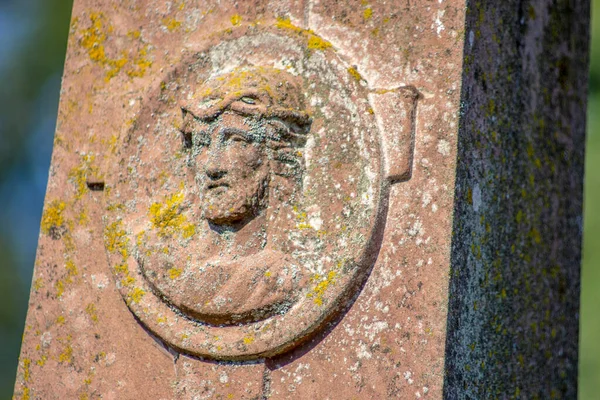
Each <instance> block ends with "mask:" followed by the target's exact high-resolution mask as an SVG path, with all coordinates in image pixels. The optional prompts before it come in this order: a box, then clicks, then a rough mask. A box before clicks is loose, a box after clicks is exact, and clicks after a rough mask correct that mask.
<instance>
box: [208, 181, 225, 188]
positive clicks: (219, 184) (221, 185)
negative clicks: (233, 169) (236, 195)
mask: <svg viewBox="0 0 600 400" xmlns="http://www.w3.org/2000/svg"><path fill="white" fill-rule="evenodd" d="M218 188H222V189H223V190H226V189H229V184H228V183H225V182H214V183H209V184H208V185H207V186H206V189H208V190H211V189H218Z"/></svg>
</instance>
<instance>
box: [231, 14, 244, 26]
mask: <svg viewBox="0 0 600 400" xmlns="http://www.w3.org/2000/svg"><path fill="white" fill-rule="evenodd" d="M240 22H242V17H241V16H239V15H238V14H235V15H232V16H231V25H233V26H237V25H239V24H240Z"/></svg>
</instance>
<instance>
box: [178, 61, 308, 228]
mask: <svg viewBox="0 0 600 400" xmlns="http://www.w3.org/2000/svg"><path fill="white" fill-rule="evenodd" d="M297 86H298V82H296V79H295V78H294V77H292V76H291V75H289V74H288V73H286V72H284V71H281V70H275V69H268V68H261V67H257V68H249V69H240V70H234V71H232V72H231V73H229V74H225V75H220V76H216V77H214V78H212V79H209V80H208V81H206V82H204V84H203V85H202V86H201V87H200V88H199V89H198V90H197V92H196V93H195V96H194V98H193V99H191V100H189V101H186V103H184V104H183V105H182V107H181V108H182V111H183V115H184V124H183V127H182V129H181V132H182V134H183V142H184V145H185V147H187V148H188V149H189V150H190V151H191V154H192V158H193V164H194V165H195V167H196V182H197V184H198V185H199V188H200V193H201V199H202V201H201V206H200V208H201V210H202V215H203V217H204V218H205V219H206V220H207V221H208V222H210V223H211V224H213V225H228V226H236V225H243V224H244V223H245V222H248V221H249V220H250V219H252V218H254V217H255V216H257V215H258V214H259V213H260V210H262V209H263V208H264V207H266V205H267V204H266V203H267V200H268V199H267V194H268V190H267V188H268V186H269V177H270V174H271V173H276V174H279V175H284V176H287V177H291V176H292V175H295V174H296V175H297V174H298V173H300V169H301V168H300V167H299V166H300V164H301V161H298V160H295V158H297V156H296V154H297V151H295V150H294V149H296V148H297V147H298V145H299V143H302V142H303V141H304V140H305V139H306V133H307V130H308V129H309V127H310V122H309V121H310V118H309V117H308V115H307V114H306V113H305V112H304V105H303V101H302V98H301V96H299V93H300V91H299V90H298V88H297Z"/></svg>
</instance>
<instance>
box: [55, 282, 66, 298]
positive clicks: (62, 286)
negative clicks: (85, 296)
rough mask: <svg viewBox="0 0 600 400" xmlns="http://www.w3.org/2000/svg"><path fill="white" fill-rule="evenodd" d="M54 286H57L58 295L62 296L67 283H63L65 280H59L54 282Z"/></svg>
mask: <svg viewBox="0 0 600 400" xmlns="http://www.w3.org/2000/svg"><path fill="white" fill-rule="evenodd" d="M54 287H55V288H56V297H61V296H62V295H63V293H64V292H65V284H64V283H63V281H61V280H59V281H57V282H56V283H55V284H54Z"/></svg>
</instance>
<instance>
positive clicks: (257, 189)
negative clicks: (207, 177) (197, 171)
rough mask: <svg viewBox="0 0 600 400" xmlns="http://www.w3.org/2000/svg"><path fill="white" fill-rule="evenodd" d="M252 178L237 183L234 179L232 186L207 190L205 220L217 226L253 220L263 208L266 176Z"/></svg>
mask: <svg viewBox="0 0 600 400" xmlns="http://www.w3.org/2000/svg"><path fill="white" fill-rule="evenodd" d="M261 175H262V174H261ZM250 178H251V177H246V178H244V179H241V180H240V181H237V182H236V181H235V179H232V180H233V182H231V181H230V182H231V183H229V184H227V185H230V186H226V185H222V186H216V187H212V188H208V189H205V192H204V197H203V201H202V211H203V215H204V218H205V219H206V220H207V221H209V222H211V223H213V224H216V225H233V224H236V223H238V222H241V221H244V220H247V219H250V218H253V217H254V216H255V215H256V214H257V213H258V212H259V210H260V208H261V203H262V200H263V198H264V188H265V186H266V176H265V177H262V176H257V177H252V178H255V179H250ZM208 185H210V183H209V184H208Z"/></svg>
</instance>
